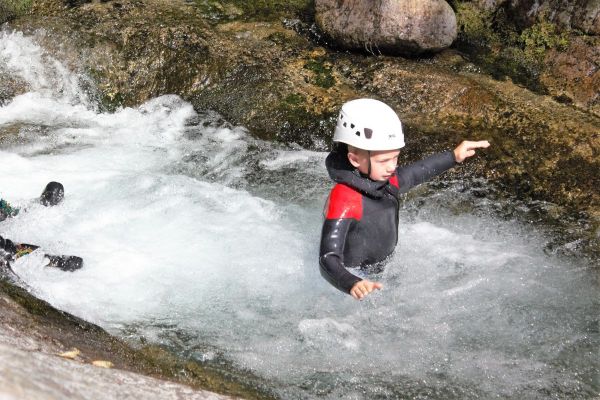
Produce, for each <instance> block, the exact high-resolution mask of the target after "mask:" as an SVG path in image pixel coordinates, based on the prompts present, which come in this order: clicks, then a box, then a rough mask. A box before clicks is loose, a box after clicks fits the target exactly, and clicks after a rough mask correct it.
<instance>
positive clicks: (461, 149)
mask: <svg viewBox="0 0 600 400" xmlns="http://www.w3.org/2000/svg"><path fill="white" fill-rule="evenodd" d="M486 147H490V142H488V141H487V140H480V141H478V142H472V141H470V140H465V141H463V142H462V143H461V144H459V145H458V146H457V147H456V148H455V149H454V159H455V160H456V162H458V163H461V162H463V161H465V159H466V158H469V157H471V156H473V155H475V149H485V148H486Z"/></svg>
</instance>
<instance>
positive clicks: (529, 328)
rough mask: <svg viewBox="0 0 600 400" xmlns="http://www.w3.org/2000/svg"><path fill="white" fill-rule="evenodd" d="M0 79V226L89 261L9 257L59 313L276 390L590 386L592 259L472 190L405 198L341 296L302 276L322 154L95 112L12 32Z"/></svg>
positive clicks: (241, 133) (413, 392)
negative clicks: (57, 264)
mask: <svg viewBox="0 0 600 400" xmlns="http://www.w3.org/2000/svg"><path fill="white" fill-rule="evenodd" d="M0 72H2V73H4V74H9V75H10V76H11V77H14V78H15V79H17V80H20V81H22V82H24V83H25V84H26V87H27V88H28V89H27V90H25V92H24V93H23V94H20V95H18V96H15V97H13V98H10V99H7V100H6V101H5V103H4V104H3V105H2V106H1V107H0V138H2V139H1V147H0V191H1V196H2V198H5V199H8V200H10V201H12V202H13V203H14V204H15V205H18V206H21V207H22V208H23V210H22V212H21V213H20V214H19V216H18V217H16V218H14V219H11V220H9V221H6V222H4V223H2V224H1V225H0V234H1V235H2V236H6V237H9V238H11V239H13V240H16V241H23V242H29V243H35V244H39V245H41V246H42V248H43V250H44V251H45V252H47V253H57V254H76V255H79V256H81V257H83V258H84V260H85V266H84V268H83V269H82V270H80V271H77V272H75V273H64V272H61V271H58V270H54V269H50V268H45V267H44V263H45V261H44V258H43V256H42V253H41V252H34V253H33V254H31V255H30V256H27V257H23V258H21V259H19V260H18V261H17V262H16V263H15V265H14V269H15V271H16V272H17V273H18V274H19V275H20V277H21V278H22V279H23V280H24V281H25V282H26V283H27V285H29V287H30V288H31V290H33V291H34V292H35V294H36V295H37V296H39V297H41V298H44V299H46V300H48V301H49V302H50V303H52V304H53V305H55V306H56V307H58V308H61V309H64V310H67V311H69V312H71V313H73V314H75V315H77V316H80V317H82V318H84V319H87V320H89V321H92V322H95V323H97V324H99V325H101V326H103V327H104V328H106V329H108V330H109V331H110V332H112V333H115V334H117V335H119V336H121V337H124V338H127V339H130V340H132V341H134V342H135V341H139V340H142V341H147V342H152V343H159V344H162V345H165V346H167V347H169V348H171V349H173V350H174V351H176V352H177V353H178V354H180V355H181V356H182V357H188V358H193V359H195V360H197V361H199V362H202V363H209V364H210V363H213V364H215V365H226V366H228V368H229V369H230V370H231V371H234V373H238V374H239V375H240V376H246V378H244V379H248V380H254V382H252V383H253V384H255V385H258V386H260V387H263V388H267V390H268V391H269V392H271V393H274V394H276V395H277V396H279V397H281V398H286V399H293V398H303V399H304V398H307V399H312V398H325V399H374V398H381V399H384V398H428V399H450V398H460V399H465V398H495V397H499V398H514V399H523V398H540V399H541V398H570V399H574V398H582V399H583V398H592V397H595V396H597V395H598V394H599V393H600V383H599V381H598V379H599V378H598V366H599V365H598V346H599V339H598V305H599V304H598V303H599V301H598V281H597V271H595V269H594V268H593V265H591V263H589V262H587V261H586V260H585V259H583V258H577V257H570V258H567V259H565V258H559V257H558V256H556V255H552V254H546V253H547V252H544V251H543V249H544V244H545V242H546V241H547V240H548V238H546V237H544V235H543V234H540V233H536V226H531V225H529V224H527V223H526V221H522V220H506V219H500V218H498V217H497V216H494V215H495V214H494V213H492V212H488V211H487V210H489V209H491V208H492V206H493V204H492V203H491V202H490V200H488V199H487V198H486V197H485V196H481V195H478V196H473V193H472V192H473V186H472V185H477V187H478V190H479V191H481V190H485V183H482V182H471V183H465V182H450V183H446V184H437V185H436V186H435V187H434V186H431V185H429V186H425V187H424V188H420V189H417V190H416V191H415V192H413V194H411V196H410V197H409V198H408V199H407V200H406V201H405V203H404V207H403V209H402V210H401V212H400V220H401V221H400V222H401V223H400V242H399V244H398V247H397V250H396V253H395V255H394V256H393V257H392V259H391V260H390V262H389V264H388V265H387V267H386V269H385V270H384V271H383V272H382V273H381V274H379V275H377V276H373V277H372V278H373V279H378V280H380V281H381V282H382V283H383V284H384V290H382V291H380V292H378V293H376V294H374V295H372V296H370V297H369V298H367V299H366V300H365V301H362V302H357V301H354V300H353V299H352V298H351V297H349V296H347V295H343V294H341V293H339V292H337V291H336V290H335V289H333V288H332V287H330V286H329V285H328V284H327V283H326V282H325V281H324V280H323V279H322V278H321V277H320V275H319V272H318V267H317V256H318V240H319V235H320V226H321V221H322V206H323V203H324V201H325V198H326V196H327V192H328V190H329V188H330V187H331V183H330V182H329V181H328V178H327V174H326V172H325V169H324V164H323V161H324V158H325V155H326V154H325V153H320V152H311V151H307V150H304V149H301V148H295V147H293V146H283V145H277V144H272V143H267V142H263V141H259V140H256V139H253V138H251V137H250V136H249V135H248V134H247V132H246V131H245V130H244V129H243V128H242V127H233V126H230V125H228V124H227V123H226V122H224V121H222V120H221V119H220V118H219V117H218V116H217V115H213V114H211V113H208V112H207V113H203V114H198V113H196V112H195V111H194V110H193V108H192V106H191V105H190V104H188V103H186V102H184V101H183V100H181V99H180V98H178V97H177V96H174V95H171V96H163V97H159V98H156V99H153V100H151V101H149V102H147V103H145V104H142V105H140V106H139V107H137V108H125V109H121V110H118V111H116V112H114V113H106V112H101V111H99V109H98V107H97V105H96V104H95V103H94V102H93V100H91V99H92V98H93V96H92V95H90V94H89V85H88V84H86V83H85V82H83V77H81V76H79V75H77V74H76V73H74V72H71V71H69V70H68V69H67V68H66V67H64V66H63V65H62V64H61V63H60V62H59V61H58V60H56V59H54V58H52V56H51V55H49V54H47V53H45V52H44V51H43V50H42V49H41V48H40V47H39V46H37V45H36V44H35V41H34V40H33V39H32V38H29V37H26V36H23V35H22V34H20V33H9V32H4V33H0ZM0 85H1V83H0ZM84 87H85V88H88V91H87V92H86V91H85V90H83V89H82V88H84ZM9 132H11V134H10V135H9ZM408 143H409V144H408V145H410V138H408ZM50 180H58V181H60V182H62V183H63V184H64V185H65V187H66V198H65V201H64V202H63V203H62V204H61V205H59V206H57V207H54V208H45V207H42V206H41V205H39V204H36V203H35V202H34V201H32V200H31V199H33V198H35V197H37V196H38V195H39V193H40V192H41V190H42V188H43V187H44V185H45V184H46V183H47V182H48V181H50ZM482 188H483V189H482ZM465 204H466V205H467V206H465ZM236 371H237V372H236ZM248 372H249V373H250V374H247V373H248Z"/></svg>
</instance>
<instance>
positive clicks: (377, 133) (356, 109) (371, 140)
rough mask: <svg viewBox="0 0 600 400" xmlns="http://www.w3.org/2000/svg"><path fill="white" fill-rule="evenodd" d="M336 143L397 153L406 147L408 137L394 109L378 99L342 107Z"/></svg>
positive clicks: (353, 101) (334, 138)
mask: <svg viewBox="0 0 600 400" xmlns="http://www.w3.org/2000/svg"><path fill="white" fill-rule="evenodd" d="M333 141H334V142H342V143H346V144H349V145H351V146H354V147H357V148H359V149H363V150H371V151H376V150H396V149H399V148H402V147H404V134H403V133H402V123H401V122H400V118H398V115H396V113H395V112H394V110H392V108H391V107H390V106H388V105H387V104H385V103H383V102H381V101H379V100H375V99H357V100H351V101H349V102H347V103H344V105H343V106H342V109H341V110H340V115H339V116H338V121H337V126H336V127H335V132H334V134H333Z"/></svg>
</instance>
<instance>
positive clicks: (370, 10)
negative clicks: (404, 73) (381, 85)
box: [315, 0, 456, 54]
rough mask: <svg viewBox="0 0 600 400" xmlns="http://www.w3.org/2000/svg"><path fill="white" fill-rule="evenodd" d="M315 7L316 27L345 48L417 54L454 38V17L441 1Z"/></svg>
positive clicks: (322, 2) (329, 2)
mask: <svg viewBox="0 0 600 400" xmlns="http://www.w3.org/2000/svg"><path fill="white" fill-rule="evenodd" d="M315 8H316V22H317V24H318V25H319V27H320V28H321V29H322V30H323V31H324V32H325V33H326V34H327V35H329V36H330V37H331V38H332V39H333V41H334V42H335V43H336V44H338V45H340V46H342V47H344V48H348V49H354V50H366V51H369V52H371V53H379V52H383V53H392V54H420V53H424V52H432V51H439V50H441V49H444V48H447V47H449V46H450V45H451V44H452V42H453V41H454V39H456V16H455V15H454V11H453V10H452V8H451V7H450V5H449V4H448V3H446V2H445V1H444V0H408V1H389V0H377V1H366V0H347V1H337V0H317V1H316V2H315Z"/></svg>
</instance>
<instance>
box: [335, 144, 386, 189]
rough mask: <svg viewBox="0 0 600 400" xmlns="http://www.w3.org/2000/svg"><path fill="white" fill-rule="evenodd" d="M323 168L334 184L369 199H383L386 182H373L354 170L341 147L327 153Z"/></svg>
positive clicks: (346, 153) (345, 151) (346, 152)
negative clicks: (344, 186)
mask: <svg viewBox="0 0 600 400" xmlns="http://www.w3.org/2000/svg"><path fill="white" fill-rule="evenodd" d="M344 147H345V146H344ZM325 166H326V167H327V172H329V177H330V178H331V179H333V180H334V181H335V182H337V183H343V184H344V185H348V186H350V187H351V188H353V189H356V190H358V191H359V192H361V193H363V194H366V195H367V196H369V197H374V198H381V197H383V195H384V193H385V190H386V187H387V186H388V181H382V182H377V181H374V180H372V179H370V178H368V177H367V176H365V175H363V174H361V173H360V172H359V171H358V169H356V168H354V167H353V166H352V164H350V161H349V160H348V151H347V150H346V149H344V148H343V147H342V148H338V149H335V150H333V151H332V152H331V153H329V155H328V156H327V158H326V159H325Z"/></svg>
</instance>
